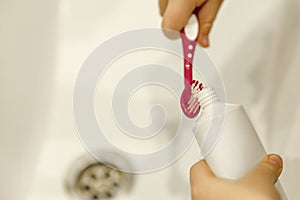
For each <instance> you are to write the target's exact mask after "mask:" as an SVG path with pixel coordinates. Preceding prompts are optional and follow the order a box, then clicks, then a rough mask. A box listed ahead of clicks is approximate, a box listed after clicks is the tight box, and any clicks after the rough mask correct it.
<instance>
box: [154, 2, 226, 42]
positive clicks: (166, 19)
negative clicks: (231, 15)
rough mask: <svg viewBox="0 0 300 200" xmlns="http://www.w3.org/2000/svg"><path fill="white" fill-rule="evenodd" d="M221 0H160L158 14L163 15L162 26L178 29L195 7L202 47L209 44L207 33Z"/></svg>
mask: <svg viewBox="0 0 300 200" xmlns="http://www.w3.org/2000/svg"><path fill="white" fill-rule="evenodd" d="M222 2H223V0H160V1H159V8H160V14H161V16H162V17H163V20H162V28H164V29H171V30H175V31H178V32H179V31H180V30H181V29H182V28H183V27H184V26H185V25H186V24H187V22H188V19H189V18H190V16H191V14H192V12H193V11H194V10H195V8H196V7H199V6H200V7H201V9H200V11H199V13H198V21H199V38H198V41H197V42H198V43H199V44H200V45H201V46H203V47H208V46H209V38H208V36H209V33H210V30H211V28H212V26H213V22H214V20H215V18H216V16H217V13H218V10H219V8H220V6H221V4H222Z"/></svg>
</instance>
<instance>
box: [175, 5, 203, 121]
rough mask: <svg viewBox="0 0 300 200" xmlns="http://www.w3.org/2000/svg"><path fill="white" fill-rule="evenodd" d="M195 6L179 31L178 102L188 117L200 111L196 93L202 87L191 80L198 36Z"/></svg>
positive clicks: (192, 116) (197, 82)
mask: <svg viewBox="0 0 300 200" xmlns="http://www.w3.org/2000/svg"><path fill="white" fill-rule="evenodd" d="M198 12H199V8H196V9H195V10H194V12H193V14H192V16H191V17H190V19H189V21H188V23H187V25H186V26H185V27H184V28H183V29H182V30H181V31H180V33H181V34H180V35H181V40H182V45H183V54H184V79H185V80H184V90H183V92H182V94H181V98H180V104H181V108H182V111H183V112H184V114H185V115H186V116H187V117H189V118H194V117H196V116H197V115H198V114H199V112H200V104H199V102H198V98H197V96H196V94H198V93H199V91H201V90H202V89H203V84H202V83H200V82H199V81H197V80H193V57H194V52H195V48H196V45H197V39H198V37H199V22H198V19H197V14H198Z"/></svg>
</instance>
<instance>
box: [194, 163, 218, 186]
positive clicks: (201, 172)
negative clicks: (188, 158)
mask: <svg viewBox="0 0 300 200" xmlns="http://www.w3.org/2000/svg"><path fill="white" fill-rule="evenodd" d="M209 177H211V178H213V177H215V175H214V173H213V172H212V171H211V169H210V168H209V166H208V164H207V163H206V161H205V160H201V161H199V162H197V163H195V164H194V165H193V166H192V167H191V169H190V180H191V183H193V182H198V181H197V180H201V179H203V178H209Z"/></svg>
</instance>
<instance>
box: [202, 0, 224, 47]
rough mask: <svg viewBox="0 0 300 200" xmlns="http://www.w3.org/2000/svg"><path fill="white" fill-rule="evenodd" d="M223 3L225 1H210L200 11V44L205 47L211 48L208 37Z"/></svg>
mask: <svg viewBox="0 0 300 200" xmlns="http://www.w3.org/2000/svg"><path fill="white" fill-rule="evenodd" d="M222 2H223V0H208V1H207V2H206V3H205V4H204V5H203V6H202V8H201V10H200V11H199V14H198V19H199V38H198V43H200V44H201V45H202V46H203V47H208V46H209V39H208V35H209V32H210V30H211V28H212V25H213V23H214V20H215V18H216V16H217V13H218V10H219V8H220V6H221V4H222Z"/></svg>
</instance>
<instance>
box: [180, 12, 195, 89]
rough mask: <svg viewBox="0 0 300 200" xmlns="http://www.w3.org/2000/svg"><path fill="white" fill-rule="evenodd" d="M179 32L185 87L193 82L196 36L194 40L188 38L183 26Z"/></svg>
mask: <svg viewBox="0 0 300 200" xmlns="http://www.w3.org/2000/svg"><path fill="white" fill-rule="evenodd" d="M199 9H200V7H197V8H196V9H195V10H194V12H193V14H194V15H196V16H197V15H198V12H199ZM180 33H181V34H180V35H181V40H182V46H183V55H184V78H185V81H184V82H185V83H184V84H185V87H189V86H191V85H192V83H193V58H194V52H195V48H196V44H197V39H198V36H197V37H196V38H195V40H189V39H188V37H187V36H186V34H185V31H184V28H183V29H182V30H181V31H180Z"/></svg>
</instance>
